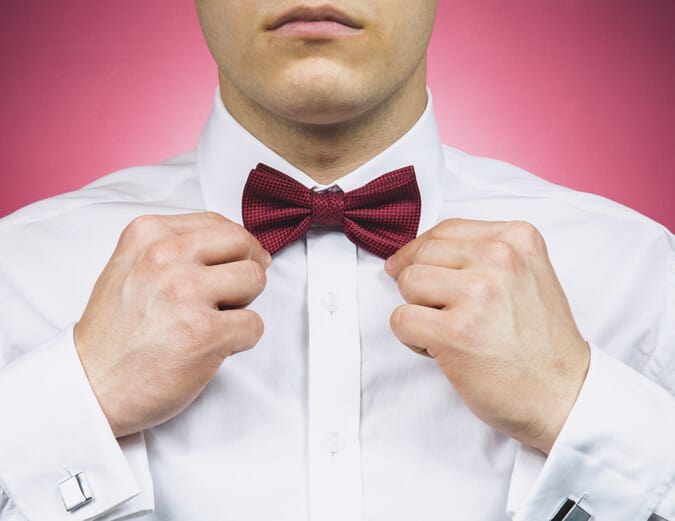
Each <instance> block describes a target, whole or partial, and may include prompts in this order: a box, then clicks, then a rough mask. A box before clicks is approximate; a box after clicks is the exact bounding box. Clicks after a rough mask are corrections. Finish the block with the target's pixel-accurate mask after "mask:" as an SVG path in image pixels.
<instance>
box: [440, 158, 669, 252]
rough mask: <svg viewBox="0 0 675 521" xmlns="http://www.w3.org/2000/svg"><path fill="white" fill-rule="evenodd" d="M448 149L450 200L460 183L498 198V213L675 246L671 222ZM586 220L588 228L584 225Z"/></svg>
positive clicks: (464, 189)
mask: <svg viewBox="0 0 675 521" xmlns="http://www.w3.org/2000/svg"><path fill="white" fill-rule="evenodd" d="M443 149H444V158H445V164H446V169H447V171H448V174H449V176H450V178H451V180H450V182H449V183H448V189H447V190H446V204H448V205H452V204H453V203H454V202H455V201H454V199H455V195H454V194H453V193H452V192H453V190H454V189H457V188H459V189H460V191H461V192H462V193H463V194H464V195H468V194H473V196H475V197H480V198H481V199H482V200H484V201H486V203H487V204H488V205H489V204H491V203H493V204H494V210H495V212H496V213H499V212H500V210H501V211H503V212H504V213H506V214H510V215H511V216H512V217H513V218H514V219H525V218H526V217H529V218H530V220H533V221H538V222H541V223H542V225H546V224H553V225H554V226H553V227H555V228H556V229H560V230H563V229H565V227H566V225H567V226H570V227H571V226H575V225H576V228H575V231H576V232H577V235H578V236H579V237H580V238H581V237H583V236H586V235H589V234H591V233H592V232H593V231H596V232H597V233H603V232H604V233H606V234H610V235H614V234H618V235H619V236H620V238H621V241H620V242H622V243H625V242H627V239H628V237H633V238H635V239H636V240H637V242H638V243H645V244H646V243H650V242H653V241H656V242H658V243H660V244H661V246H662V247H664V248H667V249H670V250H672V249H673V235H672V233H671V232H670V231H669V230H668V229H667V228H666V227H665V226H663V225H662V224H660V223H658V222H656V221H654V220H652V219H650V218H649V217H647V216H645V215H643V214H641V213H640V212H637V211H635V210H633V209H631V208H629V207H627V206H625V205H622V204H620V203H618V202H616V201H612V200H610V199H608V198H606V197H602V196H600V195H596V194H591V193H587V192H581V191H577V190H573V189H570V188H567V187H564V186H561V185H557V184H555V183H551V182H549V181H547V180H545V179H542V178H541V177H538V176H536V175H534V174H533V173H531V172H528V171H527V170H524V169H523V168H520V167H518V166H516V165H513V164H510V163H507V162H506V161H501V160H498V159H493V158H488V157H481V156H472V155H470V154H467V153H466V152H464V151H462V150H459V149H457V148H453V147H449V146H445V145H444V147H443ZM535 224H536V223H535ZM582 224H583V227H584V230H583V232H582V231H581V230H580V229H579V228H578V226H580V225H582Z"/></svg>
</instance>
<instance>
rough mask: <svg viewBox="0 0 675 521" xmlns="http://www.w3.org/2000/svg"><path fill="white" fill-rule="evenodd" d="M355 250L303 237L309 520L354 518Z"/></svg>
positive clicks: (358, 504) (323, 235)
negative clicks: (306, 316) (306, 324)
mask: <svg viewBox="0 0 675 521" xmlns="http://www.w3.org/2000/svg"><path fill="white" fill-rule="evenodd" d="M356 284H357V252H356V247H355V246H354V244H352V243H351V242H350V241H349V240H348V239H347V238H346V237H345V236H344V234H342V233H341V232H336V231H328V230H325V229H323V230H322V229H312V230H310V231H309V232H308V234H307V292H308V318H309V379H308V386H309V389H308V417H309V421H308V451H309V453H308V462H309V469H308V471H309V472H308V475H309V513H310V520H312V521H314V520H321V521H331V520H336V521H337V520H340V521H344V520H345V519H349V520H358V519H362V501H361V490H362V485H361V451H360V444H359V427H360V413H361V403H360V402H361V345H360V336H359V322H358V306H357V287H356Z"/></svg>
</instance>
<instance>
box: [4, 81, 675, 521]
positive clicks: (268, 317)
mask: <svg viewBox="0 0 675 521" xmlns="http://www.w3.org/2000/svg"><path fill="white" fill-rule="evenodd" d="M570 153H574V150H570ZM258 162H263V163H266V164H268V165H269V166H271V167H273V168H276V169H278V170H281V171H283V172H285V173H287V174H288V175H290V176H291V177H293V178H294V179H296V180H298V181H299V182H300V183H302V184H304V185H305V186H307V187H310V188H312V187H318V188H323V187H321V186H318V185H317V184H316V183H315V182H314V181H312V179H311V178H309V177H308V176H307V175H305V174H304V173H303V172H301V171H299V170H298V169H297V168H295V167H293V166H292V165H291V164H289V163H288V162H287V161H285V160H284V159H283V158H281V157H279V156H278V155H277V154H275V153H274V152H272V151H271V150H270V149H268V148H267V147H266V146H264V145H263V144H262V143H261V142H259V141H258V140H257V139H256V138H255V137H254V136H252V135H251V134H249V133H248V132H247V131H246V130H244V129H243V128H242V127H241V126H240V125H239V124H238V123H237V122H236V121H235V120H234V119H233V118H232V116H230V115H229V114H228V112H227V111H226V109H225V108H224V106H223V104H222V102H221V100H220V94H219V92H218V91H216V95H215V102H214V107H213V110H212V113H211V115H210V117H209V120H208V122H207V124H206V127H205V129H204V131H203V134H202V136H201V140H200V144H199V147H198V150H197V151H196V152H190V153H186V154H182V155H180V156H177V157H175V158H173V159H171V160H169V161H166V162H164V163H162V164H159V165H152V166H142V167H136V168H128V169H125V170H122V171H119V172H115V173H113V174H110V175H108V176H106V177H103V178H101V179H99V180H97V181H95V182H94V183H92V184H90V185H88V186H87V187H85V188H83V189H81V190H78V191H76V192H72V193H68V194H64V195H60V196H58V197H54V198H51V199H47V200H44V201H40V202H37V203H35V204H33V205H30V206H28V207H26V208H24V209H22V210H19V211H18V212H15V213H14V214H12V215H10V216H8V217H6V218H4V219H2V220H0V519H1V520H2V521H8V520H15V521H18V520H21V521H25V520H29V521H66V520H72V521H83V520H89V519H102V520H106V521H112V520H119V519H126V518H127V517H133V516H140V517H141V518H142V519H144V520H158V521H159V520H161V521H186V520H199V521H244V520H247V521H249V520H250V521H272V520H274V521H286V520H287V521H301V520H311V521H356V520H364V521H410V520H423V521H441V520H455V519H458V520H459V519H471V520H473V521H496V520H508V519H510V518H513V519H515V520H518V521H548V520H549V519H550V518H551V516H553V514H554V513H555V512H556V511H557V509H558V508H559V506H560V505H561V503H562V502H563V501H564V500H565V499H566V498H568V497H571V498H572V499H573V500H576V499H579V497H580V496H582V494H585V498H584V500H583V503H582V506H583V507H584V508H585V509H586V510H587V511H588V512H589V513H590V514H591V515H592V516H593V519H594V520H596V519H597V520H598V521H647V519H648V518H650V516H652V514H654V513H657V514H659V515H661V516H662V517H663V518H665V519H668V520H671V521H675V399H674V398H673V394H674V393H675V240H674V238H673V235H671V233H670V232H669V231H668V230H667V229H665V228H664V227H662V226H660V225H659V224H657V223H655V222H653V221H651V220H649V219H648V218H646V217H644V216H642V215H640V214H638V213H636V212H634V211H632V210H629V209H627V208H625V207H622V206H621V205H618V204H616V203H613V202H611V201H608V200H606V199H604V198H601V197H597V196H594V195H589V194H585V193H579V192H574V191H571V190H568V189H566V188H562V187H560V186H556V185H553V184H551V183H548V182H546V181H544V180H542V179H539V178H537V177H535V176H533V175H531V174H529V173H527V172H525V171H523V170H521V169H519V168H517V167H515V166H512V165H509V164H507V163H504V162H501V161H496V160H493V159H487V158H481V157H474V156H470V155H468V154H466V153H464V152H462V151H460V150H457V149H454V148H451V147H447V146H443V145H441V143H440V141H439V135H438V131H437V128H436V123H435V120H434V116H433V111H432V107H431V101H429V103H428V106H427V109H426V111H425V112H424V114H423V115H422V117H421V118H420V120H419V121H418V122H417V123H416V124H415V126H414V127H413V128H412V129H411V130H410V131H409V132H408V133H407V134H405V136H403V137H402V138H401V139H400V140H399V141H397V142H396V143H394V144H393V145H392V146H391V147H389V148H388V149H387V150H386V151H384V152H382V153H381V154H379V155H378V156H377V157H375V158H374V159H372V160H371V161H369V162H368V163H366V164H365V165H363V166H361V167H359V168H357V169H356V170H355V171H353V172H351V173H350V174H348V175H346V176H345V177H343V178H341V179H340V180H339V181H338V182H337V185H339V186H340V188H342V189H343V190H344V191H348V190H352V189H354V188H357V187H360V186H362V185H364V184H365V183H367V182H369V181H371V180H372V179H374V178H375V177H377V176H379V175H381V174H383V173H386V172H388V171H391V170H394V169H397V168H400V167H403V166H407V165H414V167H415V170H416V172H417V176H418V183H419V187H420V192H421V196H422V216H421V224H420V229H419V233H422V232H423V231H425V230H427V229H429V228H431V227H432V226H434V225H435V224H436V223H438V222H440V221H442V220H444V219H447V218H450V217H463V218H471V219H481V220H525V221H529V222H531V223H533V224H534V225H536V226H537V227H538V228H539V230H540V231H541V232H542V234H543V236H544V238H545V239H546V241H547V245H548V249H549V254H550V257H551V259H552V262H553V264H554V267H555V268H556V272H557V274H558V276H559V278H560V280H561V283H562V285H563V288H564V289H565V292H566V294H567V296H568V298H569V301H570V304H571V307H572V310H573V313H574V316H575V319H576V321H577V323H578V325H579V329H580V331H581V332H582V334H583V335H584V337H585V338H586V339H587V340H588V341H589V343H590V344H591V346H592V351H591V366H590V370H589V373H588V377H587V379H586V381H585V383H584V386H583V388H582V390H581V393H580V395H579V398H578V400H577V402H576V404H575V405H574V408H573V410H572V412H571V414H570V416H569V418H568V420H567V422H566V424H565V426H564V428H563V430H562V432H561V434H560V436H559V438H558V440H557V441H556V443H555V445H554V447H553V449H552V451H551V453H550V455H549V456H548V457H546V456H544V455H543V454H542V453H539V452H538V451H536V450H533V449H530V448H527V447H524V446H521V445H520V444H519V443H518V442H516V441H514V440H513V439H510V438H508V437H505V436H504V435H501V434H499V433H497V432H496V431H494V430H493V429H492V428H490V427H489V426H487V425H486V424H484V423H483V422H481V421H480V420H478V419H477V418H476V417H475V416H474V415H473V414H472V413H471V411H470V410H469V409H468V408H467V407H466V406H465V405H464V403H463V402H462V400H461V399H460V398H459V396H458V395H457V394H456V392H455V391H454V389H453V387H452V385H451V384H450V383H449V381H448V380H447V379H446V377H445V376H444V375H443V373H442V372H441V370H440V369H439V368H438V366H437V364H436V362H435V361H434V360H432V359H429V358H426V357H423V356H419V355H417V354H415V353H414V352H412V351H411V350H409V349H407V348H406V347H405V346H403V345H402V344H401V343H400V342H398V340H397V339H396V338H395V336H394V335H393V333H392V332H391V330H390V328H389V316H390V314H391V312H392V311H393V309H394V308H395V307H396V306H397V305H399V304H401V303H403V299H402V297H401V296H400V294H399V292H398V290H397V286H396V283H395V281H394V280H393V279H391V278H390V277H389V276H387V275H386V274H385V272H384V269H383V260H382V259H380V258H378V257H376V256H374V255H372V254H370V253H368V252H366V251H364V250H362V249H359V248H357V247H356V246H355V245H354V244H352V243H351V242H350V241H349V240H347V239H346V237H345V236H344V235H343V234H342V233H341V232H338V231H334V230H327V229H318V228H317V229H311V230H310V231H309V233H308V234H307V236H306V238H304V239H302V240H298V241H296V242H294V243H292V244H290V245H289V246H287V247H286V248H284V249H283V250H281V251H280V252H279V253H278V254H276V255H275V257H274V261H273V263H272V266H271V267H270V268H269V270H268V274H267V278H268V282H267V287H266V289H265V290H264V292H263V293H262V294H261V295H260V297H258V299H257V300H256V301H255V302H254V303H253V304H252V305H251V308H252V309H254V310H256V311H257V312H258V313H259V314H260V315H261V317H262V318H263V320H264V322H265V334H264V336H263V337H262V339H261V340H260V342H259V343H258V345H257V346H256V347H255V348H254V349H252V350H250V351H246V352H244V353H241V354H237V355H235V356H233V357H231V358H228V359H227V360H225V362H224V363H223V365H222V367H221V368H220V370H219V371H218V372H217V374H216V375H215V377H214V378H213V380H212V381H211V383H210V384H209V385H208V386H207V387H206V389H205V390H204V392H203V393H202V394H201V395H200V396H199V397H198V398H197V399H196V400H195V401H194V403H192V405H190V406H189V407H188V408H187V409H186V410H185V411H184V412H183V413H181V414H180V415H178V416H177V417H175V418H174V419H172V420H170V421H168V422H166V423H164V424H162V425H160V426H158V427H155V428H152V429H149V430H146V431H144V432H143V433H139V434H136V435H132V436H128V437H126V438H123V439H120V440H116V439H115V437H114V436H113V434H112V432H111V430H110V428H109V426H108V424H107V423H106V420H105V417H104V415H103V413H102V411H101V410H100V408H99V406H98V403H97V401H96V398H95V396H94V394H93V392H92V390H91V388H90V386H89V383H88V380H87V378H86V375H85V373H84V371H83V369H82V367H81V365H80V362H79V359H78V356H77V352H76V350H75V346H74V344H73V335H72V328H73V325H74V323H75V322H76V321H77V320H78V319H79V317H80V316H81V314H82V311H83V309H84V306H85V304H86V302H87V300H88V296H89V294H90V292H91V290H92V287H93V284H94V282H95V280H96V278H97V276H98V275H99V273H100V272H101V270H102V268H103V266H104V264H105V263H106V261H107V259H108V258H109V257H110V255H111V253H112V251H113V248H114V246H115V244H116V241H117V238H118V236H119V234H120V232H121V231H122V229H123V228H124V227H125V226H126V224H128V223H129V221H131V220H132V219H133V218H134V217H136V216H138V215H142V214H176V213H183V212H194V211H200V210H205V209H208V210H215V211H217V212H220V213H222V214H223V215H225V216H227V217H228V218H230V219H232V220H234V221H237V222H241V193H242V189H243V186H244V183H245V181H246V177H247V175H248V173H249V171H250V170H251V169H252V168H253V167H255V165H256V164H257V163H258ZM514 384H517V382H514ZM69 473H72V474H73V475H75V474H77V473H82V475H84V476H86V479H87V481H88V483H89V486H90V488H91V494H92V496H93V500H92V501H90V502H88V503H87V504H86V505H84V506H82V507H81V508H79V509H77V510H74V511H72V512H67V511H66V508H65V505H64V500H65V499H64V498H63V497H62V495H63V494H64V492H63V491H62V490H61V489H60V488H59V487H58V485H59V483H61V482H62V481H64V480H66V479H67V478H68V476H69ZM71 483H72V482H71ZM652 519H657V518H656V517H652Z"/></svg>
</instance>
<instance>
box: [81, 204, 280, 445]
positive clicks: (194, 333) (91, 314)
mask: <svg viewBox="0 0 675 521" xmlns="http://www.w3.org/2000/svg"><path fill="white" fill-rule="evenodd" d="M270 263H271V257H270V255H269V253H267V251H265V250H264V249H263V248H262V246H261V245H260V243H258V241H257V240H256V239H255V237H253V235H251V234H250V233H249V232H248V231H246V229H244V228H243V227H242V226H240V225H238V224H236V223H234V222H232V221H229V220H228V219H226V218H225V217H223V216H221V215H219V214H216V213H212V212H204V213H193V214H184V215H170V216H143V217H138V218H137V219H135V220H134V221H132V222H131V224H129V225H128V226H127V227H126V228H125V229H124V231H123V232H122V235H121V236H120V239H119V242H118V243H117V247H116V249H115V251H114V253H113V255H112V257H111V259H110V261H109V262H108V264H107V265H106V267H105V269H104V270H103V272H102V273H101V276H100V277H99V279H98V280H97V282H96V285H95V286H94V290H93V292H92V294H91V297H90V299H89V302H88V304H87V307H86V309H85V311H84V314H83V315H82V318H81V319H80V321H79V322H78V324H77V325H76V327H75V335H74V336H75V345H76V348H77V351H78V354H79V356H80V360H81V361H82V365H83V367H84V369H85V372H86V373H87V377H88V378H89V382H90V384H91V386H92V389H93V390H94V393H95V394H96V397H97V399H98V401H99V403H100V405H101V408H102V409H103V412H104V413H105V415H106V417H107V419H108V422H109V423H110V426H111V427H112V429H113V432H114V433H115V436H116V437H122V436H126V435H128V434H132V433H134V432H138V431H140V430H142V429H146V428H149V427H152V426H154V425H158V424H160V423H162V422H165V421H167V420H168V419H170V418H172V417H174V416H175V415H177V414H178V413H179V412H181V411H182V410H183V409H184V408H185V407H187V406H188V405H189V404H190V402H192V400H194V399H195V398H196V397H197V396H198V395H199V393H200V392H201V391H202V390H203V389H204V387H205V386H206V384H207V383H208V382H209V380H210V379H211V378H212V377H213V375H214V374H215V372H216V370H217V369H218V368H219V367H220V365H221V363H222V362H223V360H224V359H225V358H227V357H228V356H230V355H231V354H233V353H237V352H240V351H244V350H246V349H249V348H251V347H253V346H254V345H255V344H256V342H257V341H258V340H259V338H260V337H261V335H262V333H263V322H262V320H261V318H260V316H259V315H258V314H256V313H255V312H253V311H251V310H248V309H244V308H245V306H246V305H248V304H250V303H251V302H252V301H253V300H254V299H255V298H256V297H257V296H258V295H259V294H260V293H261V291H262V290H263V288H264V287H265V269H266V268H267V267H268V266H269V265H270Z"/></svg>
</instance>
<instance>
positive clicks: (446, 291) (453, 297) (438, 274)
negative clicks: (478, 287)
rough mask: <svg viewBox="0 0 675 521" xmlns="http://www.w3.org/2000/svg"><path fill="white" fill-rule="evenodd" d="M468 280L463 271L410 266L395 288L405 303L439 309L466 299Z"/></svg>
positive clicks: (469, 286) (469, 283) (420, 265)
mask: <svg viewBox="0 0 675 521" xmlns="http://www.w3.org/2000/svg"><path fill="white" fill-rule="evenodd" d="M472 277H473V275H471V274H467V273H466V271H463V270H456V269H450V268H443V267H439V266H429V265H425V264H413V265H412V266H408V267H407V268H405V269H404V270H403V271H402V272H401V275H400V276H399V278H398V287H399V291H400V292H401V296H403V298H404V299H405V301H406V302H408V303H409V304H418V305H420V306H429V307H434V308H439V309H441V308H445V307H448V306H450V305H452V304H456V303H457V302H458V300H460V299H462V298H466V297H469V296H470V295H469V293H468V291H467V289H468V288H471V287H472V285H473V284H474V283H473V282H471V278H472Z"/></svg>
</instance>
